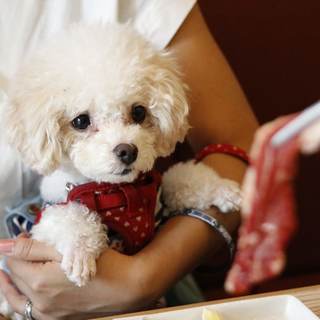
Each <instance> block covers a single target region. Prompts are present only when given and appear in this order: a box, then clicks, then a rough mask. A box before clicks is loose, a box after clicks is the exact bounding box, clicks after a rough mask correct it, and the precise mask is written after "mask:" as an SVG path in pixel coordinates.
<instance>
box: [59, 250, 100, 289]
mask: <svg viewBox="0 0 320 320" xmlns="http://www.w3.org/2000/svg"><path fill="white" fill-rule="evenodd" d="M61 268H62V270H63V271H64V272H65V274H66V276H67V278H68V279H69V280H70V281H71V282H73V283H75V284H76V285H77V286H79V287H82V286H84V285H86V284H87V283H88V281H89V280H90V279H92V278H93V277H94V276H95V274H96V270H97V269H96V256H95V255H94V254H92V253H88V252H86V251H84V250H81V249H77V248H74V249H72V248H70V249H68V250H67V251H66V252H65V253H63V257H62V261H61Z"/></svg>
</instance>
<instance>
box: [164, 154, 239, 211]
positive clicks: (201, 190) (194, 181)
mask: <svg viewBox="0 0 320 320" xmlns="http://www.w3.org/2000/svg"><path fill="white" fill-rule="evenodd" d="M162 189H163V199H164V202H165V204H166V205H167V206H168V207H169V208H171V209H172V210H181V209H184V208H197V209H200V210H204V209H208V208H210V207H212V206H215V207H217V208H219V210H220V211H221V212H230V211H238V210H240V205H241V199H242V196H241V192H240V188H239V185H238V183H236V182H235V181H233V180H229V179H223V178H221V177H220V176H219V175H218V174H217V173H216V172H215V171H214V170H212V169H211V168H210V167H208V166H207V165H205V164H203V163H201V162H200V163H197V164H195V163H194V161H193V160H191V161H188V162H186V163H178V164H176V165H175V166H173V167H171V168H170V169H169V170H168V171H167V172H166V173H165V174H164V175H163V181H162Z"/></svg>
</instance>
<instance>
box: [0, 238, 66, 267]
mask: <svg viewBox="0 0 320 320" xmlns="http://www.w3.org/2000/svg"><path fill="white" fill-rule="evenodd" d="M0 253H1V254H3V255H6V256H11V257H15V258H18V259H22V260H27V261H57V262H60V261H61V255H60V254H59V253H58V252H57V251H56V250H55V249H54V248H53V247H51V246H49V245H47V244H45V243H42V242H39V241H36V240H34V239H31V238H25V237H20V238H17V239H5V240H0Z"/></svg>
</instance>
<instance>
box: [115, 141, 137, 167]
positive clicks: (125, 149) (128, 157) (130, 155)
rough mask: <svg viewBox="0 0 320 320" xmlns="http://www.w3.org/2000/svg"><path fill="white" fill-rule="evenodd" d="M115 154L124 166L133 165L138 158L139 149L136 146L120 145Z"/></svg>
mask: <svg viewBox="0 0 320 320" xmlns="http://www.w3.org/2000/svg"><path fill="white" fill-rule="evenodd" d="M113 152H114V153H115V154H116V156H117V157H118V158H119V159H120V160H121V162H123V163H124V164H127V165H129V164H131V163H132V162H134V161H136V159H137V156H138V148H137V147H136V146H135V145H134V144H127V143H120V144H118V145H117V146H116V147H115V148H114V149H113Z"/></svg>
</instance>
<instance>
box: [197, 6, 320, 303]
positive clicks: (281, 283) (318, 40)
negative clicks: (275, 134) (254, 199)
mask: <svg viewBox="0 0 320 320" xmlns="http://www.w3.org/2000/svg"><path fill="white" fill-rule="evenodd" d="M199 4H200V7H201V10H202V13H203V15H204V17H205V19H206V21H207V24H208V26H209V28H210V30H211V32H212V33H213V35H214V37H215V39H216V40H217V42H218V44H219V45H220V48H221V49H222V51H223V52H224V54H225V56H226V58H227V60H228V61H229V63H230V65H231V66H232V68H233V70H234V72H235V74H236V76H237V78H238V80H239V82H240V84H241V85H242V88H243V90H244V91H245V93H246V96H247V97H248V100H249V102H250V104H251V106H252V108H253V110H254V112H255V114H256V116H257V118H258V120H259V122H260V123H261V124H262V123H264V122H267V121H270V120H272V119H274V118H276V117H277V116H279V115H282V114H287V113H292V112H296V111H299V110H301V109H302V108H304V107H307V106H308V105H310V104H311V103H312V102H314V101H316V100H318V99H320V0H306V1H300V0H244V1H235V0H222V1H218V0H199ZM296 184H297V203H298V215H299V219H300V230H299V232H298V234H297V235H296V237H295V239H294V241H293V242H292V243H291V246H290V248H289V254H288V265H287V269H286V271H285V273H284V274H283V275H282V277H281V278H279V279H276V280H273V281H271V282H269V283H266V284H264V285H261V286H259V287H258V288H257V289H256V290H255V291H254V292H264V291H269V290H276V289H285V288H291V287H297V286H303V285H310V284H320V155H319V154H317V155H314V156H312V157H308V158H303V159H301V163H300V170H299V176H298V179H297V181H296ZM196 275H197V279H198V281H199V282H200V284H201V287H202V288H203V289H204V291H205V294H206V296H207V298H208V299H213V298H220V297H224V296H225V293H224V292H223V290H222V289H221V287H222V281H221V274H214V273H212V272H209V268H208V269H203V268H202V269H201V270H198V271H197V272H196Z"/></svg>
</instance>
